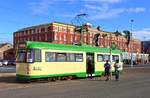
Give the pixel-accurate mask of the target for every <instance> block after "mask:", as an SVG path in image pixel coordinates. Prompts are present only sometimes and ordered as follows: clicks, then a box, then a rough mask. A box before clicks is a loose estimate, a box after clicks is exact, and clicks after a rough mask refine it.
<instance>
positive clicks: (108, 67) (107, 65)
mask: <svg viewBox="0 0 150 98" xmlns="http://www.w3.org/2000/svg"><path fill="white" fill-rule="evenodd" d="M110 67H111V66H110V64H109V63H108V60H107V61H106V63H105V64H104V68H105V77H106V81H108V80H109V77H110Z"/></svg>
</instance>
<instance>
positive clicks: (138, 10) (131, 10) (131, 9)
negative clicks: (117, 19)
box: [126, 7, 146, 13]
mask: <svg viewBox="0 0 150 98" xmlns="http://www.w3.org/2000/svg"><path fill="white" fill-rule="evenodd" d="M145 10H146V9H145V8H142V7H137V8H129V9H126V11H127V12H135V13H139V12H144V11H145Z"/></svg>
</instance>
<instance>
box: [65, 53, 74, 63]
mask: <svg viewBox="0 0 150 98" xmlns="http://www.w3.org/2000/svg"><path fill="white" fill-rule="evenodd" d="M67 61H69V62H74V61H75V54H74V53H67Z"/></svg>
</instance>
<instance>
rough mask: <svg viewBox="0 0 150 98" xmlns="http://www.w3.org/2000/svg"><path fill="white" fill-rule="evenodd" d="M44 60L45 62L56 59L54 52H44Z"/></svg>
mask: <svg viewBox="0 0 150 98" xmlns="http://www.w3.org/2000/svg"><path fill="white" fill-rule="evenodd" d="M45 61H46V62H55V61H56V53H54V52H46V53H45Z"/></svg>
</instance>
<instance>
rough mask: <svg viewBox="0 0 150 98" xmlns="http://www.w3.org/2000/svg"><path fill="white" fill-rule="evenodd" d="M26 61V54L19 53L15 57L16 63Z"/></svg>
mask: <svg viewBox="0 0 150 98" xmlns="http://www.w3.org/2000/svg"><path fill="white" fill-rule="evenodd" d="M25 61H26V52H19V53H18V56H17V62H25Z"/></svg>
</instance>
